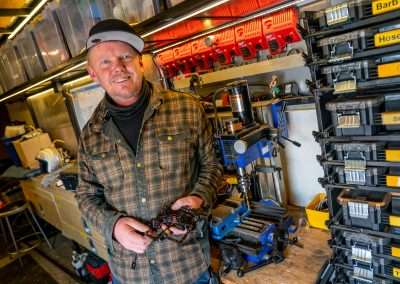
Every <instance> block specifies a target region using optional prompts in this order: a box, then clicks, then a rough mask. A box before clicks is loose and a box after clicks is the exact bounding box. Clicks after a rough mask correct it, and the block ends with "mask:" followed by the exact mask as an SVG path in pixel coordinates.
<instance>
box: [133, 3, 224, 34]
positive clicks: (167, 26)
mask: <svg viewBox="0 0 400 284" xmlns="http://www.w3.org/2000/svg"><path fill="white" fill-rule="evenodd" d="M229 1H230V0H220V1H216V2H215V3H212V4H210V5H207V6H205V7H203V8H201V9H199V10H196V11H193V12H192V13H189V14H187V15H185V16H183V17H180V18H178V19H176V20H174V21H172V22H170V23H168V24H166V25H164V26H162V27H159V28H157V29H155V30H152V31H150V32H147V33H145V34H142V35H140V37H142V38H145V37H147V36H149V35H152V34H155V33H157V32H159V31H162V30H165V29H166V28H169V27H171V26H174V25H176V24H177V23H180V22H182V21H184V20H187V19H189V18H191V17H194V16H196V15H198V14H201V13H203V12H205V11H208V10H210V9H212V8H214V7H217V6H219V5H222V4H224V3H226V2H229Z"/></svg>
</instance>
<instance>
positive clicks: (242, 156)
mask: <svg viewBox="0 0 400 284" xmlns="http://www.w3.org/2000/svg"><path fill="white" fill-rule="evenodd" d="M226 90H227V91H228V92H229V101H230V104H231V108H232V114H233V117H234V119H237V120H238V121H240V123H241V127H239V130H237V127H232V128H231V129H230V130H229V129H228V131H221V130H220V131H218V133H219V134H218V135H217V141H218V146H219V153H220V155H221V158H222V161H223V164H224V166H225V167H234V168H235V170H236V175H237V180H238V185H237V188H238V190H239V192H240V193H241V198H240V199H239V200H235V199H228V200H226V201H225V202H223V203H222V204H220V205H218V206H217V207H216V208H215V209H214V210H213V212H212V216H213V218H212V222H211V237H212V239H214V240H215V241H217V242H218V243H219V246H220V248H221V251H222V256H223V260H224V271H225V272H227V271H229V270H231V269H234V270H237V273H238V275H239V276H243V275H244V274H245V273H246V272H249V271H252V270H254V269H257V268H259V267H261V266H264V265H267V264H269V263H271V262H280V261H282V260H283V251H284V249H285V247H286V245H287V244H288V243H289V242H290V241H289V235H290V234H291V233H293V232H294V231H295V227H294V226H293V225H292V224H293V222H292V219H291V218H290V217H289V216H288V215H287V210H286V209H285V208H282V207H281V206H280V201H281V200H278V201H273V200H257V201H255V200H252V196H253V195H254V193H253V194H252V192H251V188H254V186H253V187H252V179H251V177H250V175H249V174H248V173H247V167H248V166H249V165H252V164H253V163H255V161H256V160H257V159H260V158H267V159H269V158H273V157H274V151H276V149H275V147H276V145H277V143H278V139H279V130H278V129H276V128H272V127H269V126H267V125H260V124H258V123H256V122H255V120H254V116H253V111H252V107H251V100H250V96H249V90H248V85H247V81H244V80H243V81H237V82H233V83H231V84H228V85H227V86H226ZM277 196H279V195H277ZM250 263H252V265H250Z"/></svg>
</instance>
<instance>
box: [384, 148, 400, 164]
mask: <svg viewBox="0 0 400 284" xmlns="http://www.w3.org/2000/svg"><path fill="white" fill-rule="evenodd" d="M385 156H386V161H388V162H400V149H386V150H385Z"/></svg>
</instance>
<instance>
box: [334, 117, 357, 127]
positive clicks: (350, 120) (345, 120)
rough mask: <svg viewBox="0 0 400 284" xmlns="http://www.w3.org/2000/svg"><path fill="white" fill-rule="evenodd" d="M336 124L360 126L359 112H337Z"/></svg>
mask: <svg viewBox="0 0 400 284" xmlns="http://www.w3.org/2000/svg"><path fill="white" fill-rule="evenodd" d="M337 120H338V125H337V128H358V127H360V126H361V118H360V114H359V113H356V114H352V115H350V114H338V115H337Z"/></svg>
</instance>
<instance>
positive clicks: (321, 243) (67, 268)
mask: <svg viewBox="0 0 400 284" xmlns="http://www.w3.org/2000/svg"><path fill="white" fill-rule="evenodd" d="M289 210H290V214H291V215H292V216H293V217H294V219H295V220H298V221H299V220H304V217H305V216H304V210H303V209H301V208H295V207H290V209H289ZM299 223H302V222H299ZM303 231H304V230H303ZM300 235H301V237H300V239H302V238H304V241H305V243H306V249H299V248H292V249H289V251H290V252H289V257H288V260H287V261H286V263H288V264H289V263H290V262H291V258H295V259H297V260H299V258H302V259H303V260H305V259H307V258H308V259H310V258H316V257H315V255H317V254H321V257H320V258H317V263H315V264H314V266H315V271H313V270H312V269H311V270H310V268H304V267H298V268H297V271H296V273H295V274H296V275H299V273H300V272H304V271H303V270H305V271H308V272H307V273H305V274H309V275H308V276H310V274H312V275H311V276H310V277H309V278H310V279H308V278H307V279H304V280H303V281H300V282H301V283H302V284H309V283H313V281H311V280H314V278H315V275H316V272H317V271H318V270H319V267H321V266H322V263H323V261H325V259H327V258H328V256H329V254H330V250H329V247H328V245H327V239H328V237H329V235H328V233H327V232H322V231H318V230H313V229H311V230H309V229H307V228H305V231H304V232H303V233H301V234H300ZM307 239H308V241H307ZM49 240H50V243H51V244H52V246H53V248H54V249H50V248H49V247H48V246H47V244H46V243H45V242H42V243H41V244H40V245H39V246H38V247H37V248H36V249H35V250H33V251H31V252H29V254H30V256H31V257H32V258H33V259H34V261H35V262H36V263H37V264H38V265H39V266H40V267H41V268H42V269H43V270H44V271H46V272H47V273H48V274H49V275H51V278H53V279H54V280H55V282H56V283H62V284H70V283H78V284H79V283H83V282H82V281H81V280H79V279H78V278H77V277H76V276H75V274H74V273H75V272H74V269H73V267H72V265H71V261H72V259H71V255H72V251H73V247H74V246H73V243H72V241H70V240H69V239H67V238H65V237H64V236H63V235H62V234H61V233H57V234H54V233H53V234H52V236H51V237H50V238H49ZM313 242H315V243H313ZM307 244H308V248H307ZM310 248H313V249H314V250H311V249H310ZM315 250H317V252H314V251H315ZM303 255H304V256H303ZM11 262H15V264H18V262H17V260H16V258H11V257H10V256H9V255H8V254H7V253H6V248H5V247H4V242H0V272H1V270H2V268H4V267H5V266H6V265H8V264H10V263H11ZM297 262H298V261H295V262H293V263H290V265H285V263H282V264H281V265H279V266H278V267H277V268H275V267H273V266H271V267H267V268H265V269H262V270H260V271H259V273H261V275H263V279H264V278H265V277H266V276H265V275H273V274H274V273H271V271H270V269H273V270H275V269H278V268H279V269H283V270H282V271H281V274H282V277H284V278H282V279H286V278H287V277H288V276H287V275H291V274H292V273H286V272H285V271H284V270H285V269H289V268H290V269H292V270H293V269H294V267H295V266H296V265H294V264H295V263H297ZM301 262H303V261H301ZM304 262H307V261H304ZM54 263H57V264H58V265H56V264H54ZM60 267H63V268H62V269H61V268H60ZM259 273H255V274H254V273H251V274H249V276H248V277H244V278H243V279H239V278H237V277H235V275H234V274H233V273H230V274H229V275H228V276H227V278H224V279H223V280H224V283H229V284H231V283H234V284H242V283H251V282H246V281H248V280H249V279H251V281H255V280H254V279H253V278H252V277H256V278H257V277H258V275H260V274H259ZM262 273H264V274H265V275H264V274H262ZM24 277H25V278H26V275H24V274H23V273H21V274H19V273H18V274H16V275H15V277H14V278H13V280H12V281H11V282H8V283H9V284H20V283H24V284H25V283H26V282H23V281H22V280H23V279H24ZM34 278H35V275H32V278H31V279H34ZM268 279H269V278H268ZM282 279H279V281H278V282H274V281H273V280H274V279H269V282H270V283H280V284H282V283H285V284H286V283H290V282H285V281H283V280H282ZM298 280H299V279H298ZM243 281H244V282H243ZM0 282H1V283H2V281H1V280H0ZM300 282H297V283H300ZM33 283H38V284H39V283H40V284H45V283H49V282H45V281H41V279H34V281H32V282H28V284H33ZM253 283H258V282H253ZM263 283H264V282H263ZM292 283H294V282H292Z"/></svg>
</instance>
